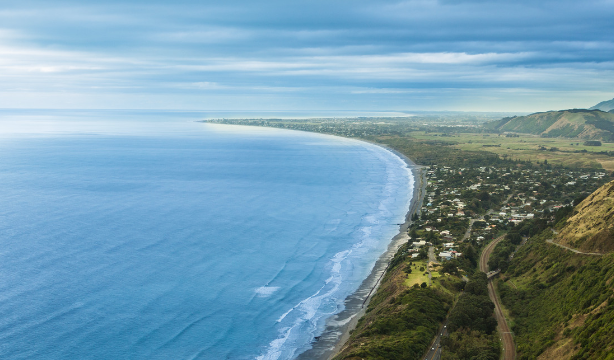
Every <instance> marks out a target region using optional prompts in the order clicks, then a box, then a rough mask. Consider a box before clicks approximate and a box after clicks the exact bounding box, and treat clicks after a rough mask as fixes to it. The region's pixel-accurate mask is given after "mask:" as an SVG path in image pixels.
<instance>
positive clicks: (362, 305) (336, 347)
mask: <svg viewBox="0 0 614 360" xmlns="http://www.w3.org/2000/svg"><path fill="white" fill-rule="evenodd" d="M374 145H378V146H382V145H381V144H374ZM382 147H384V148H386V149H387V150H389V151H391V152H393V153H395V154H396V155H397V156H399V157H400V158H401V159H403V160H404V161H405V162H406V163H407V165H408V166H409V168H410V169H411V171H412V173H413V175H414V181H415V182H414V192H413V196H412V200H411V204H410V207H409V209H408V212H407V214H406V215H405V222H404V223H403V224H401V225H400V226H399V233H398V234H397V235H396V236H394V237H393V238H392V240H391V241H390V244H389V245H388V248H387V250H386V251H385V252H384V253H383V254H382V255H381V256H380V257H379V259H378V260H377V261H376V263H375V265H374V266H373V270H372V271H371V273H370V274H369V276H368V277H367V278H366V279H365V280H364V281H363V282H362V284H361V285H360V287H359V288H358V290H356V292H354V293H353V294H351V295H350V296H348V297H347V298H346V299H345V309H344V310H343V311H341V312H340V313H338V314H337V315H334V316H332V317H331V318H329V319H328V320H327V322H326V328H325V330H324V332H323V333H322V335H321V336H320V337H319V338H318V339H316V340H314V342H313V347H312V348H311V349H309V350H307V351H305V352H303V353H302V354H300V355H299V356H298V357H297V359H300V360H313V359H316V360H328V359H331V358H332V357H333V356H335V355H336V354H337V353H339V351H341V349H342V348H343V346H344V345H345V343H346V342H347V340H348V339H349V337H350V331H351V330H352V329H354V328H355V327H356V324H357V322H358V320H359V319H360V318H361V317H362V316H363V315H364V313H365V311H366V309H367V305H368V304H369V300H370V299H371V297H372V296H373V294H374V293H375V291H376V290H377V288H378V286H379V283H380V280H381V278H382V277H383V275H384V273H385V271H386V269H387V268H388V263H389V262H390V260H391V259H392V257H393V256H394V255H395V254H396V252H397V250H398V249H399V247H400V246H401V245H402V244H404V243H405V242H407V240H408V239H409V237H408V235H407V229H408V228H409V225H410V223H411V216H412V215H413V214H414V213H416V212H418V211H419V209H420V207H421V206H422V200H423V199H424V191H425V187H426V182H425V178H424V171H422V169H423V167H421V166H418V165H416V164H415V163H414V162H413V161H411V160H410V159H409V158H407V157H406V156H404V155H403V154H400V153H399V152H397V151H395V150H393V149H390V148H387V147H385V146H382Z"/></svg>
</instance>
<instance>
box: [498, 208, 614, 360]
mask: <svg viewBox="0 0 614 360" xmlns="http://www.w3.org/2000/svg"><path fill="white" fill-rule="evenodd" d="M565 212H566V213H567V214H569V213H570V212H569V211H563V212H562V213H561V214H558V215H559V217H560V216H561V215H563V214H565ZM555 215H557V214H555ZM554 218H555V219H554V220H552V221H556V220H557V219H556V216H555V217H554ZM563 221H564V219H563ZM563 221H561V220H559V223H563ZM553 235H554V234H553V233H552V232H551V231H550V230H549V229H546V230H543V231H541V233H540V234H539V235H536V236H533V237H532V238H531V239H529V241H528V242H527V244H526V245H525V246H523V247H520V248H519V250H518V252H517V253H516V255H515V257H514V259H513V260H512V261H511V263H510V264H509V267H508V268H507V271H506V272H505V276H504V277H503V278H502V281H500V282H499V285H498V288H499V291H500V294H501V299H502V301H503V302H504V304H505V305H506V307H507V308H508V309H509V310H510V314H511V316H512V318H513V321H514V325H513V328H512V329H513V331H514V333H515V337H516V341H517V349H518V358H519V359H535V358H536V357H538V356H540V355H541V356H543V357H545V358H551V359H614V337H613V336H612V334H614V291H613V288H612V282H614V255H613V254H609V255H606V256H602V257H598V256H587V255H581V254H575V253H573V252H571V251H567V250H564V249H562V248H559V247H557V246H554V245H552V244H548V243H547V242H546V240H547V239H549V238H551V237H553ZM611 240H614V239H611Z"/></svg>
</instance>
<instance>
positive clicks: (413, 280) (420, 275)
mask: <svg viewBox="0 0 614 360" xmlns="http://www.w3.org/2000/svg"><path fill="white" fill-rule="evenodd" d="M421 267H423V268H424V271H420V268H421ZM411 270H412V271H411V274H407V280H405V285H407V286H408V287H412V286H414V284H418V285H420V284H422V283H423V282H425V283H427V284H428V283H429V277H428V275H424V274H426V261H423V260H419V261H414V262H413V263H412V266H411Z"/></svg>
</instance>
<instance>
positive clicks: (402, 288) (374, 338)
mask: <svg viewBox="0 0 614 360" xmlns="http://www.w3.org/2000/svg"><path fill="white" fill-rule="evenodd" d="M409 262H410V258H408V256H407V253H405V252H404V247H401V249H400V250H399V252H398V253H397V254H396V255H395V257H394V258H393V260H392V261H391V263H390V264H391V266H390V269H389V270H388V271H387V273H386V275H385V276H384V279H383V280H382V284H381V286H380V287H379V289H378V290H377V292H376V294H375V295H374V296H373V298H372V299H371V302H370V303H369V305H368V308H367V313H366V314H365V315H364V316H363V317H362V318H361V319H360V320H359V321H358V325H357V326H356V329H354V331H353V332H352V335H351V336H350V339H349V340H348V342H347V343H346V344H345V345H344V347H343V349H342V350H341V352H340V353H339V354H337V355H336V356H335V357H334V359H335V360H341V359H352V360H358V359H365V360H395V359H399V360H401V359H420V358H421V357H422V355H424V353H425V352H426V351H427V350H428V346H429V344H430V343H431V341H432V340H433V337H434V336H435V334H436V333H437V330H438V329H439V327H440V326H441V322H442V321H443V320H444V319H445V317H446V315H447V313H448V310H449V309H450V307H451V306H452V303H453V294H454V293H456V292H458V291H460V289H462V287H463V285H464V283H463V281H462V280H460V279H459V278H457V277H454V276H446V277H440V278H438V279H437V280H436V285H434V286H430V287H426V288H423V287H421V286H415V287H408V286H407V285H406V283H405V280H406V279H407V274H406V272H405V269H406V268H407V266H408V265H409ZM424 285H426V284H424Z"/></svg>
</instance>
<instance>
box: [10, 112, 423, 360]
mask: <svg viewBox="0 0 614 360" xmlns="http://www.w3.org/2000/svg"><path fill="white" fill-rule="evenodd" d="M199 116H201V115H200V114H195V113H146V112H88V111H75V112H64V113H62V112H57V111H56V112H51V113H47V112H20V111H3V112H0V127H1V128H0V189H1V190H0V191H1V192H0V194H1V196H0V358H2V359H254V358H260V359H290V358H292V357H293V356H296V355H298V354H299V353H300V352H301V351H304V350H305V349H307V348H309V346H310V342H311V341H312V340H313V337H314V336H317V335H318V334H319V332H320V331H321V330H322V329H323V326H324V321H325V320H326V318H327V317H329V316H330V315H331V314H333V313H336V312H338V311H340V309H341V306H342V304H343V299H344V298H345V297H346V296H347V295H349V294H350V293H352V292H353V291H354V290H355V289H356V288H357V287H358V285H359V284H360V282H361V281H362V280H363V279H364V278H365V277H366V276H367V274H368V273H369V271H370V269H371V266H372V265H373V263H374V261H375V260H376V258H377V257H378V256H379V254H381V253H382V252H383V251H384V249H385V248H386V245H387V244H388V242H389V240H390V238H391V237H392V236H393V235H394V234H396V232H397V231H398V227H397V226H394V224H395V223H399V222H402V220H403V217H404V215H405V212H406V211H407V208H408V205H409V199H410V197H411V193H410V190H411V189H410V187H408V184H412V183H413V179H412V178H411V174H409V172H408V171H407V169H406V167H405V165H404V163H403V162H402V161H401V160H400V159H399V158H398V157H396V156H395V155H393V154H391V153H390V152H388V151H386V150H384V149H382V148H379V147H376V146H373V145H370V144H366V143H362V142H358V141H352V140H347V139H340V138H335V137H330V136H324V135H317V134H309V133H301V132H292V131H284V130H274V129H262V128H246V127H234V126H223V125H209V124H202V123H196V122H194V120H198V119H199V118H200V117H199Z"/></svg>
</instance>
